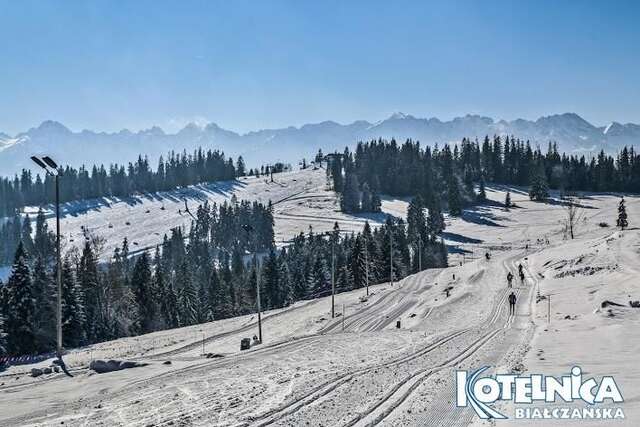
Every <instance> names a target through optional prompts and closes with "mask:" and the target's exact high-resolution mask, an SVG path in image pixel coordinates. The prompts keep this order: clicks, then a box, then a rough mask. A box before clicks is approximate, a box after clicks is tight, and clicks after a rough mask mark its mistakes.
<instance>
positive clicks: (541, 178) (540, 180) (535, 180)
mask: <svg viewBox="0 0 640 427" xmlns="http://www.w3.org/2000/svg"><path fill="white" fill-rule="evenodd" d="M548 197H549V185H548V184H547V177H546V174H545V172H544V169H543V168H542V166H540V167H538V170H537V171H536V173H535V174H534V175H533V177H532V178H531V186H530V188H529V199H531V200H535V201H537V202H541V201H544V200H546V199H547V198H548Z"/></svg>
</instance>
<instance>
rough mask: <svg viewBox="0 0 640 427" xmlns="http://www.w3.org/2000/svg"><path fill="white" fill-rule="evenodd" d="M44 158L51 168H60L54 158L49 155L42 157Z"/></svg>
mask: <svg viewBox="0 0 640 427" xmlns="http://www.w3.org/2000/svg"><path fill="white" fill-rule="evenodd" d="M42 160H43V161H44V162H45V163H46V164H47V166H49V167H50V168H51V169H55V170H57V169H58V165H57V163H56V162H54V161H53V159H52V158H51V157H49V156H44V157H43V158H42Z"/></svg>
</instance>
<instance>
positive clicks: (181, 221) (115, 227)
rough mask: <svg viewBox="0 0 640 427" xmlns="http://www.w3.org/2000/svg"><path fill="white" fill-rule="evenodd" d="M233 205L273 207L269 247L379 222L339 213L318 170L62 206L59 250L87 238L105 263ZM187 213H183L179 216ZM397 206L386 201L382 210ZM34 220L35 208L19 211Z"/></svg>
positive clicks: (52, 221)
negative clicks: (98, 240) (97, 243)
mask: <svg viewBox="0 0 640 427" xmlns="http://www.w3.org/2000/svg"><path fill="white" fill-rule="evenodd" d="M233 196H235V197H236V198H237V199H238V200H249V201H259V202H262V203H265V204H267V203H268V202H269V201H271V202H272V203H273V206H274V219H275V241H276V244H277V245H278V246H282V245H284V244H286V243H287V241H289V240H290V239H291V238H292V237H294V236H295V235H296V234H298V233H300V232H305V233H306V232H308V231H309V227H313V230H314V231H317V232H323V231H329V230H331V229H332V228H333V225H334V223H335V222H336V221H337V222H338V223H339V225H340V228H341V230H343V231H345V232H348V231H360V230H361V229H362V227H363V226H364V223H365V221H367V220H369V221H370V222H371V223H372V225H375V224H379V223H380V222H381V221H384V218H385V215H383V214H362V215H349V214H344V213H342V212H340V206H339V200H338V197H337V196H336V194H335V193H334V192H333V191H331V190H329V189H328V187H327V177H326V171H325V170H324V169H322V168H318V169H315V170H314V169H313V168H308V169H305V170H299V171H293V172H284V173H280V174H274V182H271V181H270V179H269V178H268V177H260V178H256V177H242V178H239V179H237V180H234V181H225V182H217V183H211V184H200V185H194V186H190V187H187V188H184V189H178V190H174V191H168V192H158V193H148V194H140V195H135V196H131V197H126V198H106V197H105V198H100V199H92V200H82V201H78V202H70V203H66V204H64V205H63V206H62V208H61V209H62V220H61V229H62V234H63V236H62V242H63V245H64V249H65V250H69V249H71V248H72V247H78V248H80V249H81V248H82V247H83V246H84V244H85V241H86V240H87V239H89V238H90V237H91V236H100V237H102V238H103V239H104V245H103V247H102V251H101V254H100V255H101V258H102V259H108V258H109V257H111V256H112V255H113V251H114V249H115V248H116V247H117V246H119V245H121V244H122V240H123V239H124V237H125V236H126V237H127V239H128V241H129V249H130V252H131V253H134V254H135V253H139V252H141V251H143V250H148V249H153V248H155V246H156V245H158V244H160V243H162V238H163V236H164V234H165V233H166V234H169V233H170V230H171V229H172V228H174V227H185V229H187V230H188V228H189V226H190V224H191V221H192V220H193V219H194V217H193V216H192V215H195V212H196V209H197V207H198V205H200V204H203V203H205V202H206V201H208V202H209V204H210V205H211V204H213V203H217V204H218V205H220V204H222V203H224V202H225V201H227V202H230V201H231V198H232V197H233ZM185 203H186V207H188V211H186V210H185ZM393 203H400V204H403V203H405V202H403V201H393V200H391V201H389V202H387V204H393ZM24 211H25V214H29V215H31V216H32V218H33V217H35V214H36V213H37V211H38V208H37V207H27V208H25V210H24ZM46 215H47V218H48V225H49V227H50V229H55V216H54V213H53V211H51V210H48V211H47V212H46Z"/></svg>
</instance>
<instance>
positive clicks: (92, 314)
mask: <svg viewBox="0 0 640 427" xmlns="http://www.w3.org/2000/svg"><path fill="white" fill-rule="evenodd" d="M76 277H77V281H78V285H79V286H80V289H82V301H83V304H84V310H85V316H86V322H85V326H86V328H87V330H86V334H87V339H88V340H89V341H90V342H96V341H98V340H101V339H104V336H103V335H104V333H105V331H104V330H103V328H104V324H103V321H104V319H103V318H102V310H101V309H102V301H101V292H100V284H99V281H98V260H97V258H96V256H95V254H94V253H93V249H92V248H91V244H90V243H89V242H86V243H85V246H84V249H83V250H82V256H81V258H80V264H79V265H78V272H77V276H76Z"/></svg>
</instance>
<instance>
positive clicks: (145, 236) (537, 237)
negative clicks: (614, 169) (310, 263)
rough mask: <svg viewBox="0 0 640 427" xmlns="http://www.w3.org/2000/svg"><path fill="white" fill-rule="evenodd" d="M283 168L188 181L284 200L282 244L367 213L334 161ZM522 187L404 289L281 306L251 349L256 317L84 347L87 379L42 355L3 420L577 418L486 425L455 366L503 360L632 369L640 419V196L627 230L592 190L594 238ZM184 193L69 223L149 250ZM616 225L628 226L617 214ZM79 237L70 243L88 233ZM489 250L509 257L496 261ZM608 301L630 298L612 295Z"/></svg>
mask: <svg viewBox="0 0 640 427" xmlns="http://www.w3.org/2000/svg"><path fill="white" fill-rule="evenodd" d="M277 181H278V182H277V183H269V182H265V181H264V179H255V178H249V179H247V180H246V181H240V182H239V183H235V184H233V185H227V184H220V185H216V186H203V187H194V188H192V189H189V190H185V193H184V194H190V196H189V197H188V203H189V204H190V205H191V206H195V205H196V203H201V202H202V201H203V200H205V199H208V200H212V201H213V200H216V201H218V202H220V201H221V200H223V199H224V198H229V197H230V195H231V194H232V193H233V194H236V195H237V197H238V198H239V199H243V198H244V199H253V200H255V199H259V200H263V201H266V200H267V199H271V200H273V201H274V203H276V202H277V203H276V204H275V208H276V210H275V217H276V230H277V236H278V237H277V238H278V241H279V242H282V240H287V239H289V238H290V237H291V236H292V235H293V234H295V233H297V232H299V231H307V230H308V227H309V225H312V226H313V228H314V230H318V231H321V230H329V229H330V228H331V227H332V226H333V222H334V221H336V220H338V222H339V223H340V226H341V228H343V229H346V230H349V229H354V230H357V229H360V228H361V227H362V224H363V221H364V218H362V217H356V216H350V215H344V214H342V213H340V212H337V210H338V207H337V203H336V198H335V195H334V194H333V193H331V192H330V191H327V190H326V188H325V187H326V182H325V175H324V170H318V171H312V170H307V171H301V172H293V173H289V174H282V175H278V176H277ZM511 191H512V200H513V201H514V202H515V203H516V204H517V207H516V208H513V209H512V210H511V211H510V212H505V211H504V209H503V208H502V207H501V206H500V203H501V202H502V201H503V200H504V195H505V193H504V189H501V188H491V189H489V191H488V196H489V197H490V199H492V200H493V201H494V202H495V203H493V204H491V203H490V204H488V205H487V206H483V207H479V208H475V209H472V210H467V211H465V213H464V215H463V216H462V218H455V219H450V218H447V230H446V231H445V233H444V237H445V240H446V241H447V243H448V244H449V245H451V246H452V248H451V251H452V253H451V257H450V265H451V267H449V268H446V269H434V270H428V271H424V272H421V273H419V274H417V275H413V276H409V277H407V278H405V279H404V280H402V281H401V282H399V283H395V284H394V285H393V286H392V285H391V284H388V283H387V284H381V285H377V286H372V287H371V288H370V291H371V294H370V296H369V298H362V297H363V296H364V292H365V291H364V290H357V291H353V292H349V293H344V294H340V295H338V296H337V297H336V311H337V313H339V316H337V317H336V318H335V319H331V311H330V309H331V306H330V303H331V300H330V298H322V299H317V300H312V301H303V302H299V303H297V304H295V305H293V306H291V307H288V308H286V309H281V310H275V311H272V312H267V313H265V314H264V318H263V319H264V322H263V329H264V343H263V344H262V345H260V346H256V347H254V348H252V349H251V350H249V351H243V352H240V351H239V344H240V339H241V338H244V337H251V336H253V335H254V334H255V333H256V329H257V328H256V318H255V316H252V315H249V316H243V317H238V318H233V319H227V320H222V321H216V322H211V323H208V324H203V325H196V326H192V327H188V328H181V329H176V330H171V331H163V332H156V333H153V334H148V335H144V336H140V337H135V338H125V339H120V340H116V341H111V342H106V343H101V344H96V345H92V346H89V347H87V348H82V349H76V350H73V351H71V352H70V354H69V355H68V356H67V359H66V360H67V361H68V363H69V365H70V366H71V368H72V370H73V372H74V374H75V376H74V378H72V379H69V378H66V377H64V376H62V375H60V374H53V375H45V376H42V377H38V378H31V377H30V376H28V374H27V373H28V370H29V369H30V368H31V366H16V367H12V368H11V369H10V370H9V371H6V372H4V373H0V425H2V426H18V425H62V424H63V423H64V425H78V426H94V425H98V426H121V425H126V426H152V425H153V426H169V425H173V426H190V425H198V426H211V425H215V426H266V425H274V426H372V425H385V426H386V425H389V426H427V425H428V426H431V425H433V426H464V425H469V424H470V423H473V424H475V425H505V426H508V425H520V426H526V425H536V426H539V425H544V424H545V423H550V424H553V425H567V422H566V421H558V422H552V421H535V422H529V423H527V421H523V420H505V421H494V422H492V423H488V422H485V423H483V422H481V421H480V420H479V419H478V418H477V416H475V413H474V412H473V411H472V410H471V409H470V408H456V407H455V395H454V386H455V373H454V371H455V370H456V369H477V368H479V367H482V366H487V365H488V366H491V367H492V371H494V372H495V371H498V372H500V373H509V372H516V373H528V372H535V373H544V374H547V375H552V374H553V375H562V374H566V373H567V372H569V370H570V369H571V367H572V366H574V365H575V364H579V365H580V366H581V367H582V368H583V370H584V371H585V374H587V375H588V376H596V377H600V376H603V375H613V376H614V377H615V378H616V380H617V382H618V385H619V386H620V388H621V391H622V393H623V396H624V397H625V402H624V404H622V408H623V409H624V411H625V415H626V419H625V420H617V421H613V422H611V423H612V425H616V426H636V425H640V373H639V372H638V370H637V369H635V366H636V360H637V354H638V353H639V352H640V328H639V326H640V325H639V323H640V308H630V307H629V306H628V301H629V300H636V299H640V283H638V282H639V281H638V278H639V276H638V273H639V272H640V267H639V266H640V233H639V231H638V230H639V229H638V228H637V227H638V225H639V224H640V199H639V198H636V197H628V198H627V211H628V213H629V223H630V225H631V228H630V229H628V230H626V231H624V232H619V231H617V230H616V229H615V228H614V227H612V225H614V224H615V217H616V208H617V203H618V200H619V198H618V197H617V196H615V195H598V194H590V195H585V196H584V197H583V198H582V199H581V200H580V203H581V205H583V206H584V210H583V212H584V217H585V219H584V220H583V221H580V223H579V224H578V226H577V235H576V238H575V239H574V240H567V239H566V236H565V235H564V232H563V224H562V222H563V220H564V218H565V215H566V214H565V208H564V207H563V205H562V202H561V201H558V200H556V201H552V202H550V203H545V204H543V203H534V202H530V201H529V200H528V197H527V195H526V193H524V192H522V191H519V190H517V189H512V190H511ZM181 197H183V196H182V193H178V192H172V193H171V194H170V195H169V194H167V195H163V196H158V197H149V198H144V197H143V198H139V199H136V200H138V202H136V203H133V202H132V201H130V200H127V201H108V202H107V201H105V202H101V204H98V205H96V206H95V207H92V208H88V207H87V206H83V207H82V209H80V208H79V207H78V209H75V210H74V211H73V213H71V211H70V212H69V214H68V215H67V216H66V217H65V220H64V222H63V227H64V229H65V231H66V232H67V233H71V236H72V237H74V236H76V237H77V233H79V231H80V226H81V225H82V226H85V227H88V228H89V229H90V230H91V231H92V232H103V233H104V234H105V235H106V237H107V239H108V247H107V249H106V253H109V252H111V250H112V247H113V245H115V244H118V243H119V242H120V240H121V236H122V234H123V233H126V234H127V235H128V236H129V239H130V241H135V242H137V247H138V248H140V249H141V248H144V247H151V246H153V245H155V244H156V243H157V242H158V241H159V239H161V237H162V233H163V232H164V231H162V230H168V229H169V228H171V227H174V226H176V225H180V224H188V222H189V221H190V219H189V218H185V217H184V215H183V216H180V215H179V214H178V209H181V208H182V207H183V206H184V201H183V200H181ZM499 202H500V203H499ZM163 204H164V207H165V210H160V208H161V207H162V206H163ZM383 209H384V211H385V212H386V213H389V214H392V215H397V216H404V214H405V211H406V201H401V200H384V202H383ZM147 210H150V211H151V212H150V213H146V211H147ZM382 219H383V215H380V217H378V218H377V220H382ZM126 221H130V222H131V224H132V225H131V226H130V229H129V228H128V227H129V226H126V225H125V222H126ZM601 222H607V223H608V224H609V225H610V226H609V227H601V226H600V225H599V223H601ZM109 224H112V226H113V228H109ZM134 225H136V227H134ZM136 228H141V229H144V230H143V231H137V230H136ZM152 230H159V231H158V233H159V234H158V235H155V234H154V233H153V232H151V231H152ZM74 233H76V234H74ZM76 237H74V242H70V241H69V243H68V244H71V243H77V240H79V239H77V238H76ZM80 237H82V236H80ZM547 240H548V243H547ZM132 248H133V247H132ZM486 251H490V252H491V253H492V257H491V259H490V260H489V261H487V260H486V259H484V253H485V252H486ZM519 263H522V264H523V266H524V271H525V281H524V282H520V281H519V280H518V279H517V281H516V284H515V287H514V291H515V292H516V293H517V295H518V303H517V308H516V315H509V313H508V308H507V306H506V304H505V302H506V301H505V299H506V296H507V294H508V293H509V292H510V291H511V290H510V289H508V288H507V287H506V283H505V282H506V281H505V276H506V274H507V272H508V271H513V272H514V273H515V272H516V269H517V267H516V266H517V265H518V264H519ZM446 289H449V294H450V295H449V296H448V297H447V296H446V292H445V290H446ZM538 295H542V296H546V295H550V296H551V300H550V302H551V304H549V299H548V297H547V298H545V299H541V300H539V301H538V299H537V298H536V297H537V296H538ZM605 300H609V301H614V302H617V303H620V304H622V305H624V306H620V307H618V306H609V307H606V308H601V303H602V302H603V301H605ZM343 310H344V312H343ZM548 314H549V319H548V318H547V315H548ZM397 321H400V322H401V328H399V329H398V328H396V322H397ZM207 354H209V356H210V357H209V358H207V357H206V355H207ZM212 356H213V357H212ZM96 358H101V359H104V358H126V359H131V360H138V361H141V362H146V363H149V365H148V366H145V367H140V368H135V369H130V370H125V371H120V372H116V373H111V374H102V375H99V374H92V373H91V372H90V371H89V370H88V369H87V365H88V363H89V362H90V361H91V360H92V359H96ZM165 361H171V364H170V365H166V364H164V363H163V362H165ZM44 364H46V363H44ZM44 364H43V365H44ZM496 409H498V410H501V411H502V412H503V413H505V414H506V415H507V416H510V417H511V416H512V415H513V411H514V407H513V406H512V405H503V404H499V405H496ZM571 423H572V424H571V425H573V424H575V425H580V426H583V425H601V424H598V423H597V422H594V421H591V422H589V421H586V420H585V421H571Z"/></svg>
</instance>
